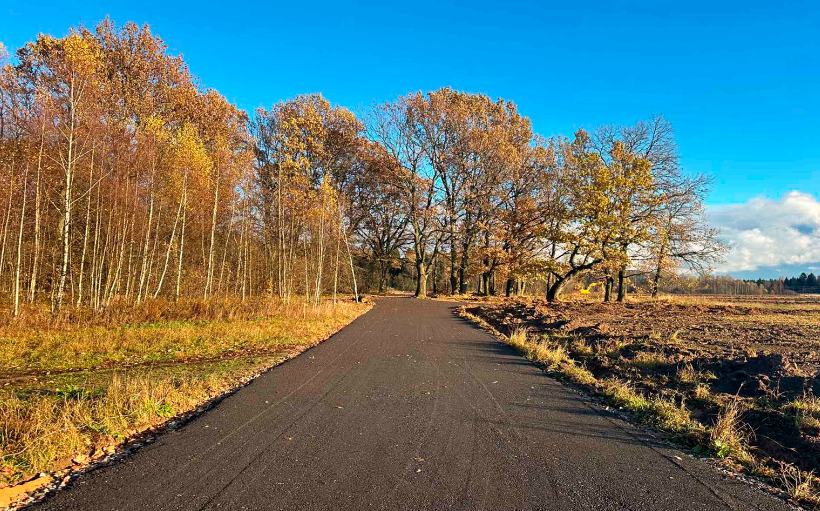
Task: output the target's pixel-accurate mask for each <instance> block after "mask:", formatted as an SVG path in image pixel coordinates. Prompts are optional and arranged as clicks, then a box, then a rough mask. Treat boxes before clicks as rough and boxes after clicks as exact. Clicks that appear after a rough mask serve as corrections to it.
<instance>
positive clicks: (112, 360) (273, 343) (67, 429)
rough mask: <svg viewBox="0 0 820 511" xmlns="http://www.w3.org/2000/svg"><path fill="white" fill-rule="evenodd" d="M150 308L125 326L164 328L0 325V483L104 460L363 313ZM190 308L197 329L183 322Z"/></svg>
mask: <svg viewBox="0 0 820 511" xmlns="http://www.w3.org/2000/svg"><path fill="white" fill-rule="evenodd" d="M155 307H157V304H151V305H150V307H149V308H148V309H146V310H143V311H136V312H134V313H133V314H132V316H131V319H146V318H150V319H152V320H156V319H157V318H163V317H165V318H171V319H166V320H160V321H154V322H138V323H128V324H110V325H109V326H105V323H104V322H102V320H100V318H99V317H97V316H95V314H96V313H87V316H84V319H80V318H79V316H80V315H79V314H78V316H77V317H76V318H75V319H74V321H72V322H68V321H63V322H60V323H58V324H51V323H48V322H46V323H45V324H41V323H37V322H36V321H35V320H34V317H35V316H34V315H32V314H29V316H28V319H27V320H25V321H22V322H21V323H19V324H14V323H8V324H5V325H3V326H1V327H0V334H2V335H0V371H2V373H1V374H0V377H2V378H4V379H5V380H6V386H5V387H4V388H3V390H2V391H0V480H5V481H9V482H13V481H16V480H20V479H22V478H24V477H26V476H27V475H29V474H32V473H37V472H40V471H47V470H49V469H50V468H52V467H54V466H55V464H57V463H63V460H71V458H76V457H78V456H79V457H80V458H82V459H85V458H86V457H88V456H89V455H91V454H93V453H94V451H99V452H98V454H99V453H100V452H101V451H100V450H101V448H103V447H106V446H108V447H110V446H111V445H112V444H116V443H119V442H121V441H122V440H123V439H125V438H127V437H129V436H132V435H134V434H135V433H136V432H139V431H142V430H145V429H147V428H151V427H152V426H156V425H158V424H161V423H163V422H165V421H167V420H168V419H169V418H171V417H174V416H176V415H178V414H181V413H184V412H187V411H190V410H193V409H195V408H197V407H198V406H200V405H202V404H203V403H204V402H207V401H208V400H210V399H211V398H213V397H216V396H218V395H220V394H222V393H224V392H226V391H227V390H229V389H231V388H233V387H235V386H237V385H238V384H240V383H241V382H242V381H244V380H246V379H247V378H248V377H250V376H252V375H254V374H256V373H258V372H259V371H260V370H262V369H264V368H266V367H269V366H270V365H273V364H275V363H276V362H277V361H280V360H282V359H283V358H285V355H286V353H292V352H295V351H301V350H303V349H305V348H307V347H309V346H311V345H313V344H315V343H316V342H319V341H321V340H322V339H324V338H326V337H327V336H329V335H330V334H332V333H333V332H335V331H336V330H338V329H339V328H341V327H342V326H344V325H346V324H348V323H349V322H350V321H352V320H353V319H355V318H356V317H357V316H359V315H360V314H362V313H363V312H364V311H366V310H367V308H368V306H367V305H366V304H357V303H353V302H340V303H338V304H336V305H335V306H334V305H333V304H332V303H331V302H325V303H323V304H321V305H320V306H319V307H316V308H313V307H304V306H302V304H299V305H290V306H288V305H286V304H282V303H281V302H278V301H276V300H266V301H262V300H260V301H257V302H256V303H254V304H253V305H249V304H243V305H240V306H237V307H235V308H234V307H233V306H232V304H231V303H227V304H225V309H224V310H223V311H221V312H220V310H219V309H218V307H216V306H214V305H213V303H203V304H200V305H199V306H195V305H194V303H193V302H191V303H188V304H187V305H184V306H182V305H172V306H171V307H170V309H169V310H168V311H165V312H162V311H161V310H159V309H156V308H155ZM186 311H187V312H190V313H191V314H192V316H193V319H192V320H184V321H183V320H181V319H180V318H179V317H178V316H179V315H180V314H184V313H186ZM83 314H85V313H83ZM123 314H124V313H123ZM124 317H125V316H124V315H122V316H119V315H117V314H113V315H112V316H111V318H114V319H109V320H106V321H114V320H115V319H117V318H119V319H122V318H124ZM209 318H210V319H209ZM34 325H40V326H39V327H34ZM203 360H204V361H205V362H203ZM135 364H139V365H135ZM100 367H103V368H106V369H107V370H104V371H100V370H97V369H99V368H100ZM60 370H70V371H71V372H69V373H65V374H59V371H60ZM55 372H56V373H57V374H55Z"/></svg>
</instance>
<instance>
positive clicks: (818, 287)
mask: <svg viewBox="0 0 820 511" xmlns="http://www.w3.org/2000/svg"><path fill="white" fill-rule="evenodd" d="M661 291H662V292H667V293H677V294H729V295H765V294H773V295H783V294H793V293H820V282H818V280H817V277H816V276H815V275H814V274H813V273H810V274H808V275H807V274H805V273H801V274H800V276H799V277H790V278H783V277H780V278H777V279H756V280H755V279H735V278H733V277H730V276H728V275H727V276H700V277H685V276H678V277H677V278H673V279H670V280H669V281H668V282H667V283H666V285H665V286H661Z"/></svg>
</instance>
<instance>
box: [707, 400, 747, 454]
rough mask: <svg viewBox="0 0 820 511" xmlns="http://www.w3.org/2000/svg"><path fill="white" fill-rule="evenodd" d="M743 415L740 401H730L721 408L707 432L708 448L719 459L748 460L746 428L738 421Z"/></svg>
mask: <svg viewBox="0 0 820 511" xmlns="http://www.w3.org/2000/svg"><path fill="white" fill-rule="evenodd" d="M742 413H743V407H742V404H741V401H740V400H738V399H732V400H730V401H729V402H728V403H727V404H725V405H724V406H723V408H722V409H721V411H720V413H719V414H718V416H717V419H715V423H714V425H713V426H712V428H711V429H710V431H709V446H710V447H711V449H712V451H713V452H714V453H715V455H716V456H718V457H719V458H727V457H730V456H731V457H733V458H736V459H738V460H741V461H743V460H748V459H749V457H750V456H749V454H748V452H747V450H746V444H747V440H748V439H747V437H748V434H749V428H748V426H746V425H744V424H743V423H742V422H741V421H740V416H741V414H742Z"/></svg>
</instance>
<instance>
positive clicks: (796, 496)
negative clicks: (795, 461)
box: [779, 463, 817, 502]
mask: <svg viewBox="0 0 820 511" xmlns="http://www.w3.org/2000/svg"><path fill="white" fill-rule="evenodd" d="M779 472H780V473H779V478H780V482H781V486H782V487H783V489H784V490H786V494H787V495H788V496H789V498H791V499H792V500H794V501H797V502H799V501H801V500H809V501H811V500H813V499H814V497H815V495H814V486H815V483H816V481H817V477H816V476H815V475H814V471H813V470H811V471H808V472H806V471H804V470H800V469H799V468H797V467H795V466H794V465H789V464H788V463H781V464H780V470H779Z"/></svg>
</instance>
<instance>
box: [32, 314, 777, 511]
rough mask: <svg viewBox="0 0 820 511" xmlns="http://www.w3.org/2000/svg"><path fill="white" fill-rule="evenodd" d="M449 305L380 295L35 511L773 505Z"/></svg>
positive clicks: (771, 507)
mask: <svg viewBox="0 0 820 511" xmlns="http://www.w3.org/2000/svg"><path fill="white" fill-rule="evenodd" d="M453 307H454V306H453V305H452V304H447V303H443V302H434V301H418V300H413V299H409V298H389V299H386V298H385V299H379V300H378V304H377V305H376V307H375V308H374V309H373V310H371V311H370V312H369V313H367V314H366V315H364V316H362V317H361V318H359V319H358V320H356V321H355V322H354V323H353V324H351V325H350V326H348V327H347V328H345V329H344V330H342V331H341V332H340V333H338V334H337V335H336V336H334V337H333V338H332V339H330V340H329V341H327V342H325V343H323V344H321V345H319V346H317V347H315V348H313V349H311V350H310V351H308V352H306V353H304V354H302V355H301V356H299V357H297V358H295V359H293V360H291V361H289V362H287V363H285V364H283V365H281V366H279V367H277V368H276V369H274V370H272V371H270V372H268V373H267V374H265V375H264V376H262V377H260V378H259V379H257V380H256V381H255V382H254V383H252V384H251V385H250V386H248V387H246V388H244V389H242V390H241V391H239V392H237V393H236V394H234V395H232V396H230V397H229V398H227V399H225V400H224V401H222V402H221V403H220V404H219V405H218V406H217V407H216V408H215V409H213V410H211V411H210V412H208V413H206V414H204V415H203V416H201V417H200V418H198V419H197V420H195V421H193V422H191V423H189V424H188V425H187V426H185V427H184V428H181V429H180V430H177V431H175V432H172V433H169V434H166V435H164V436H162V437H160V438H159V439H158V440H157V441H156V442H155V443H154V444H152V445H151V446H149V447H146V448H144V449H142V450H140V451H138V452H137V453H136V454H135V455H133V456H131V457H129V458H127V459H126V460H125V461H124V462H122V463H119V464H117V465H114V466H110V467H107V468H103V469H100V470H97V471H94V472H90V473H88V474H86V475H84V476H82V477H80V478H78V479H77V480H76V481H74V482H73V483H72V484H71V485H70V486H69V487H68V488H67V489H65V490H63V491H61V492H58V493H57V494H56V495H54V496H52V497H51V498H50V499H48V500H46V501H45V502H44V503H43V504H41V505H40V506H38V507H37V509H71V510H93V509H100V510H114V509H116V510H121V511H133V510H149V509H150V510H171V509H184V510H200V509H202V510H204V509H230V510H234V509H236V510H241V509H287V510H291V509H355V510H358V509H386V510H393V509H485V510H495V509H547V510H583V509H590V510H593V509H594V510H610V509H612V510H627V509H629V510H676V509H679V510H687V511H690V510H719V509H744V510H745V509H759V510H764V509H765V510H779V509H787V506H786V505H785V504H783V503H782V502H780V501H778V500H776V499H774V498H773V497H770V496H768V495H766V494H764V493H762V492H759V491H757V490H754V489H752V488H750V487H748V486H746V485H745V484H743V483H741V482H737V481H734V480H732V479H730V478H725V477H723V476H721V475H720V474H718V473H717V472H715V471H714V470H712V469H711V468H710V467H709V466H708V465H706V464H705V463H703V462H701V461H698V460H693V459H690V458H688V457H686V456H681V458H682V459H678V458H677V457H676V455H679V454H680V453H678V452H676V451H675V450H673V449H670V448H668V447H666V446H665V445H662V444H659V443H656V442H654V441H653V440H652V439H651V438H648V437H647V436H646V435H644V434H642V433H641V432H640V431H638V430H637V429H636V428H633V427H631V426H629V425H628V424H625V423H623V422H622V421H620V420H618V419H616V418H613V417H612V416H611V415H609V414H608V413H606V412H605V411H603V410H601V409H599V408H597V407H595V406H592V405H588V404H587V403H585V402H584V401H582V400H581V399H579V398H578V397H577V394H575V393H574V392H573V391H571V390H568V389H566V388H565V387H563V386H562V385H561V384H559V383H557V382H555V381H554V380H552V379H550V378H548V377H547V376H545V375H544V374H543V373H542V372H541V371H540V370H539V369H538V368H536V367H534V366H533V365H531V364H530V363H528V362H527V361H526V360H524V359H523V358H521V357H519V356H517V355H516V354H515V353H513V352H512V351H511V350H510V349H509V348H507V347H506V346H504V345H502V344H500V343H498V342H497V341H496V340H494V339H493V338H492V337H490V336H489V335H487V334H486V333H484V332H482V331H481V330H479V329H477V328H475V327H473V326H472V325H470V324H468V323H466V322H464V321H463V320H461V319H460V318H458V317H456V316H454V315H453V313H452V309H453Z"/></svg>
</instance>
